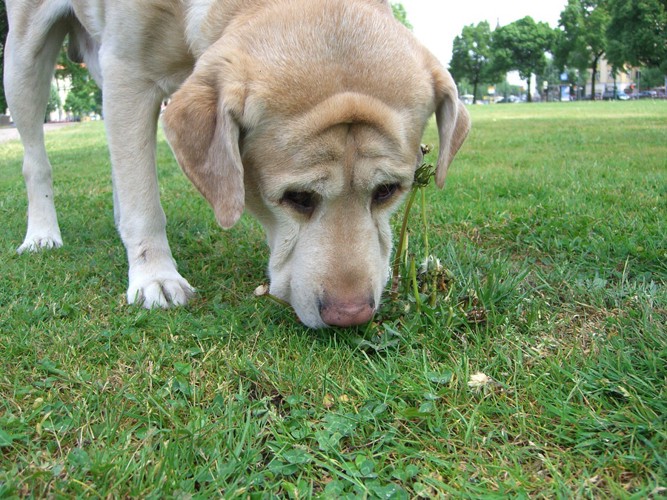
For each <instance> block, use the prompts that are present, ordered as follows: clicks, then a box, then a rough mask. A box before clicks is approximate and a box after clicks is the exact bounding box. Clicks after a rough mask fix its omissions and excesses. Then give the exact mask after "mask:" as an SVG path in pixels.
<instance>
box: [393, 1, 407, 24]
mask: <svg viewBox="0 0 667 500" xmlns="http://www.w3.org/2000/svg"><path fill="white" fill-rule="evenodd" d="M391 10H392V11H393V12H394V17H395V18H396V19H398V20H399V21H400V22H401V24H403V26H405V27H406V28H408V29H409V30H412V24H410V21H408V13H407V12H406V10H405V7H403V4H402V3H400V2H392V3H391Z"/></svg>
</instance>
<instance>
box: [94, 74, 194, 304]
mask: <svg viewBox="0 0 667 500" xmlns="http://www.w3.org/2000/svg"><path fill="white" fill-rule="evenodd" d="M103 95H104V119H105V122H106V128H107V136H108V142H109V150H110V153H111V164H112V175H113V188H114V204H115V206H114V213H115V217H116V224H117V226H118V231H119V232H120V236H121V238H122V240H123V243H124V245H125V248H126V250H127V258H128V262H129V286H128V290H127V301H128V303H130V304H134V303H136V304H140V305H143V306H144V307H146V308H152V307H163V308H165V307H170V306H177V305H183V304H185V303H186V302H187V301H188V299H189V298H190V297H191V296H192V294H193V293H194V289H193V288H192V287H191V286H190V284H189V283H188V282H187V281H186V280H185V279H184V278H183V277H182V276H181V275H180V274H179V273H178V271H177V270H176V263H175V262H174V259H173V258H172V255H171V250H170V249H169V243H168V241H167V233H166V218H165V215H164V211H163V210H162V206H161V205H160V195H159V189H158V181H157V170H156V165H155V145H156V132H157V118H158V113H159V108H160V102H161V99H162V97H163V95H162V93H161V92H159V91H158V89H157V88H156V86H155V85H154V84H152V83H150V82H148V81H147V80H146V79H142V78H141V70H140V68H136V67H135V68H133V67H132V66H131V65H128V64H125V63H123V64H107V66H106V68H105V71H104V92H103Z"/></svg>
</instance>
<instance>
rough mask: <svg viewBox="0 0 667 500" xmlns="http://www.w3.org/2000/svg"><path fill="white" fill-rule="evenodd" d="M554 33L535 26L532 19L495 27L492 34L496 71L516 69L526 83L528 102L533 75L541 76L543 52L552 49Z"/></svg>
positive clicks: (545, 27)
mask: <svg viewBox="0 0 667 500" xmlns="http://www.w3.org/2000/svg"><path fill="white" fill-rule="evenodd" d="M553 36H554V33H553V30H552V29H551V27H550V26H549V25H548V24H547V23H543V22H539V23H536V22H535V21H534V20H533V18H532V17H530V16H526V17H524V18H523V19H519V20H518V21H514V22H513V23H511V24H508V25H506V26H501V27H500V28H497V29H496V30H495V32H494V35H493V47H494V59H495V61H496V62H495V67H496V68H497V69H498V70H503V71H510V70H517V71H518V72H519V76H520V77H521V78H522V79H523V80H527V83H528V101H529V102H532V96H531V92H530V87H531V82H532V75H533V74H540V73H542V72H543V71H544V68H545V67H546V65H547V58H546V53H547V52H548V51H549V50H551V45H552V40H553Z"/></svg>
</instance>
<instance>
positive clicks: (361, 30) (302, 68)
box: [5, 0, 469, 327]
mask: <svg viewBox="0 0 667 500" xmlns="http://www.w3.org/2000/svg"><path fill="white" fill-rule="evenodd" d="M7 8H8V14H9V22H10V32H9V36H8V43H7V47H6V51H5V86H6V91H7V96H8V100H9V104H10V109H11V111H12V113H13V116H14V118H15V120H16V123H17V126H18V128H19V131H20V133H21V136H22V140H23V143H24V147H25V159H24V167H23V169H24V175H25V180H26V186H27V191H28V201H29V204H28V207H29V210H28V214H29V215H28V230H27V233H26V238H25V240H24V242H23V244H22V245H21V246H20V247H19V252H22V251H26V250H29V251H33V250H37V249H39V248H43V247H55V246H60V245H61V244H62V240H61V237H60V230H59V227H58V221H57V217H56V212H55V206H54V204H53V191H52V187H51V166H50V165H49V162H48V159H47V156H46V152H45V150H44V143H43V134H42V128H41V120H40V119H39V116H43V114H44V108H45V106H46V101H47V99H48V93H49V85H50V78H51V75H52V72H53V64H54V61H55V57H56V54H57V51H58V49H59V47H60V45H61V43H62V41H63V38H64V36H65V35H66V34H67V33H69V34H70V53H72V54H74V55H75V56H78V57H79V58H80V59H82V60H83V61H85V62H86V63H87V65H88V67H89V68H91V70H92V71H93V74H94V76H95V77H96V79H97V80H98V82H99V83H100V84H101V85H102V88H103V91H104V117H105V122H106V127H107V132H108V134H107V135H108V141H109V149H110V153H111V161H112V166H113V184H114V211H115V217H116V222H117V225H118V229H119V232H120V234H121V237H122V239H123V243H124V244H125V247H126V249H127V255H128V261H129V287H128V292H127V298H128V302H130V303H141V304H143V305H144V306H146V307H155V306H158V307H168V306H171V305H181V304H185V303H186V302H187V300H188V299H189V298H190V296H191V295H192V293H193V289H192V287H191V286H190V285H189V284H188V282H187V281H186V280H185V279H184V278H183V277H181V276H180V274H179V273H178V271H177V270H176V264H175V262H174V260H173V259H172V256H171V251H170V249H169V245H168V242H167V236H166V232H165V217H164V212H163V211H162V208H161V206H160V201H159V194H158V187H157V177H156V171H155V135H156V126H157V125H156V122H157V116H158V111H159V107H160V103H161V102H162V100H163V99H165V98H167V97H168V96H170V95H171V94H172V92H174V91H176V92H175V93H174V94H173V96H172V100H171V103H170V104H169V105H168V107H167V109H166V111H165V113H164V121H163V123H164V127H165V132H166V134H167V138H168V139H169V142H170V144H171V146H172V149H173V150H174V153H175V155H176V158H177V159H178V161H179V164H180V165H181V167H182V168H183V170H184V172H185V173H186V174H187V176H188V177H189V178H190V179H191V180H192V182H193V183H194V184H195V186H197V188H198V189H199V190H200V191H201V193H202V194H203V195H204V197H205V198H206V199H207V200H208V201H209V203H210V204H211V206H212V207H213V211H214V213H215V216H216V218H217V220H218V222H219V223H220V225H221V226H223V227H231V226H232V225H234V223H235V222H236V221H237V220H238V218H239V217H240V216H241V214H242V213H243V211H244V209H246V208H247V209H248V210H249V211H250V212H252V213H253V214H254V215H255V216H256V217H257V218H258V220H259V221H260V222H261V223H262V225H263V226H264V228H265V230H266V235H267V241H268V244H269V247H270V249H271V258H270V262H269V276H270V280H271V291H272V293H274V294H276V295H278V296H280V297H282V298H284V299H285V300H288V301H289V302H290V303H291V304H292V306H293V307H294V309H295V311H296V312H297V314H298V316H299V318H300V319H301V320H302V321H303V322H304V323H305V324H306V325H308V326H311V327H321V326H326V325H338V326H348V325H354V324H359V323H363V322H366V321H368V320H369V319H370V318H371V317H372V315H373V313H374V311H375V310H376V308H377V306H378V304H379V302H380V297H381V294H382V290H383V288H384V286H385V284H386V282H387V279H388V264H389V255H390V252H391V247H392V243H391V231H390V227H389V217H390V214H391V213H392V211H393V210H395V208H396V207H397V206H398V204H399V203H400V202H401V200H402V198H403V195H404V194H405V193H406V192H407V191H408V190H409V189H410V186H411V184H412V180H413V175H414V170H415V167H416V165H417V163H418V161H419V158H420V153H419V146H420V139H421V135H422V133H423V131H424V128H425V126H426V123H427V121H428V119H429V118H430V116H431V115H432V114H433V113H435V116H436V120H437V124H438V131H439V137H440V148H439V158H438V165H437V176H436V180H437V183H438V185H439V186H442V185H443V183H444V179H445V174H446V171H447V168H448V166H449V164H450V163H451V161H452V159H453V157H454V155H455V154H456V152H457V151H458V149H459V147H460V146H461V143H462V142H463V140H464V139H465V136H466V134H467V132H468V129H469V118H468V114H467V112H466V110H465V109H464V108H463V106H462V105H461V104H460V103H459V101H458V99H457V94H456V87H455V85H454V82H453V81H452V79H451V77H450V75H449V73H448V72H447V71H446V70H445V69H444V68H443V67H442V66H441V65H440V63H439V62H438V61H437V60H436V59H435V58H434V57H433V56H432V55H431V54H430V53H429V52H428V51H427V50H426V49H425V48H424V47H423V46H421V45H420V44H419V43H418V42H417V41H416V39H415V38H414V37H413V36H412V34H411V33H410V32H409V31H408V30H406V29H405V28H404V27H403V26H401V25H400V24H399V23H398V22H396V21H395V20H394V19H393V17H392V15H391V9H390V8H389V5H388V4H387V2H386V1H382V0H146V1H131V0H106V1H105V0H8V1H7ZM230 265H233V263H230Z"/></svg>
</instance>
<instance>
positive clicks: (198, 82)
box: [162, 68, 245, 228]
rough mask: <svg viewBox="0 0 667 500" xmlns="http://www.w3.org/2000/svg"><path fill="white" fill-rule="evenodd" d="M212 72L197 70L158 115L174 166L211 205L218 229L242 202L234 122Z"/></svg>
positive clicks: (238, 213) (234, 218)
mask: <svg viewBox="0 0 667 500" xmlns="http://www.w3.org/2000/svg"><path fill="white" fill-rule="evenodd" d="M220 86H221V84H220V83H219V82H218V81H217V78H215V76H214V72H212V71H208V70H207V69H206V68H201V69H200V70H199V71H197V70H195V72H194V73H193V74H192V75H191V76H190V77H189V78H188V79H187V80H186V81H185V83H184V84H183V86H182V87H181V88H180V89H179V90H178V91H177V92H176V93H175V94H174V95H173V96H172V99H171V101H170V103H169V104H168V105H167V108H166V109H165V111H164V113H163V118H162V123H163V125H164V131H165V135H166V136H167V140H168V141H169V144H170V145H171V148H172V150H173V151H174V155H175V156H176V160H177V161H178V163H179V165H180V166H181V168H182V169H183V171H184V172H185V174H186V175H187V176H188V178H189V179H190V180H191V181H192V183H193V184H194V185H195V186H196V187H197V189H199V191H200V192H201V194H202V195H204V198H206V200H208V202H209V203H210V204H211V206H212V207H213V211H214V213H215V218H216V220H217V221H218V223H219V224H220V225H221V226H222V227H223V228H230V227H232V226H233V225H234V224H235V223H236V221H237V220H238V219H239V218H240V217H241V214H242V213H243V209H244V204H245V188H244V185H243V165H242V163H241V154H240V151H239V124H238V123H237V121H236V119H235V118H234V116H233V115H232V112H231V110H230V109H229V108H228V107H227V106H226V105H225V102H224V98H223V96H222V92H221V89H220Z"/></svg>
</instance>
